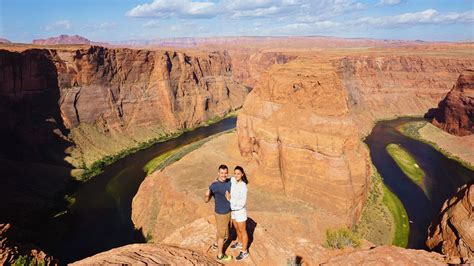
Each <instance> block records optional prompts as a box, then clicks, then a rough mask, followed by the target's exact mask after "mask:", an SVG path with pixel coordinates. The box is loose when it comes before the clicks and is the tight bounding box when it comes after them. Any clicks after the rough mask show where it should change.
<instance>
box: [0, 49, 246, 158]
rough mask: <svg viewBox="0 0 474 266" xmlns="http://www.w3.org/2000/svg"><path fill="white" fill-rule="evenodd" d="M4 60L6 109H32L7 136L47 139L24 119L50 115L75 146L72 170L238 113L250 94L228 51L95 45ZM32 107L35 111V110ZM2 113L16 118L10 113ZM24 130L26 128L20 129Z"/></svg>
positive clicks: (7, 55) (12, 55)
mask: <svg viewBox="0 0 474 266" xmlns="http://www.w3.org/2000/svg"><path fill="white" fill-rule="evenodd" d="M2 57H3V58H5V59H3V60H2V63H3V64H2V76H1V77H0V84H1V85H2V87H1V91H2V95H3V97H2V101H3V102H5V105H4V106H13V105H15V107H16V108H20V109H21V108H23V109H28V110H29V111H28V112H29V113H28V114H27V115H24V117H25V119H20V120H22V122H21V123H17V125H15V126H8V127H7V128H9V130H8V131H6V132H5V131H3V132H4V133H3V134H5V135H15V134H16V135H18V134H19V133H18V132H21V134H20V135H23V134H26V136H24V137H23V136H22V137H23V139H31V138H35V137H38V138H43V136H44V135H45V134H42V133H41V132H38V131H37V130H32V131H35V133H36V134H32V131H30V132H28V130H31V129H33V128H34V127H33V126H31V125H29V124H26V125H25V121H27V122H30V121H31V120H35V121H39V123H42V120H41V119H42V118H41V117H38V115H37V113H38V112H41V113H47V114H46V116H49V117H52V120H51V122H52V123H56V127H58V128H60V129H61V132H58V133H62V137H64V136H67V137H69V140H70V141H71V142H73V143H74V146H72V147H71V148H70V149H68V151H67V152H68V153H70V154H71V158H69V159H68V161H69V162H70V163H71V164H72V165H74V166H75V167H81V166H84V165H86V166H87V165H90V164H91V163H92V162H93V161H95V160H98V159H100V158H101V157H103V156H105V155H110V154H114V153H117V152H118V151H120V150H122V149H124V148H128V147H132V146H136V145H137V144H138V143H139V142H143V141H147V140H149V139H152V138H154V137H159V136H160V135H161V134H165V133H171V132H176V131H179V130H183V129H186V128H193V127H195V126H198V125H200V124H201V123H203V122H205V121H207V120H210V119H214V118H216V117H222V116H224V115H225V114H227V113H229V112H231V111H233V110H236V109H238V108H239V107H240V106H241V105H242V103H243V100H244V98H245V96H246V94H247V92H248V91H247V89H246V88H245V87H244V86H243V85H240V84H239V83H237V82H235V81H234V79H233V78H232V69H231V59H230V56H229V55H228V54H227V53H226V52H210V53H207V54H206V53H197V52H196V53H191V55H188V54H186V53H184V52H176V51H158V50H157V51H150V50H132V49H108V48H104V47H99V46H90V47H82V48H79V49H66V48H64V49H43V50H38V49H33V50H26V51H23V52H22V53H17V52H9V51H2ZM39 94H41V95H42V96H41V97H43V98H42V99H39V98H38V97H39V96H38V95H39ZM32 97H36V99H35V100H34V101H33V100H32ZM21 101H22V102H21ZM13 102H14V103H13ZM20 102H21V103H20ZM33 103H35V104H33ZM32 106H35V108H36V107H37V108H36V109H34V110H30V109H33V107H32ZM53 111H54V112H55V113H54V114H51V115H50V113H51V112H53ZM1 112H2V113H3V114H4V115H5V116H7V117H10V116H17V115H18V114H17V113H18V112H17V111H16V110H14V109H13V110H12V108H5V109H2V111H1ZM46 119H48V118H46ZM8 120H9V121H8V123H12V122H11V120H12V119H8ZM17 120H18V119H16V120H15V121H17ZM21 126H23V127H24V130H23V129H18V127H21ZM42 127H43V126H42ZM47 130H48V131H54V130H50V128H48V129H47ZM69 131H71V132H69ZM3 139H4V140H5V139H8V137H5V138H3ZM45 141H46V140H45ZM66 141H67V140H66ZM47 142H48V143H54V141H47ZM30 146H32V147H33V146H35V145H30Z"/></svg>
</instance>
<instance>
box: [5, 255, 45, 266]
mask: <svg viewBox="0 0 474 266" xmlns="http://www.w3.org/2000/svg"><path fill="white" fill-rule="evenodd" d="M13 265H18V266H23V265H31V266H33V265H35V266H43V265H46V264H45V262H44V261H37V260H36V258H34V257H30V256H28V255H21V256H19V257H18V258H16V259H15V262H13Z"/></svg>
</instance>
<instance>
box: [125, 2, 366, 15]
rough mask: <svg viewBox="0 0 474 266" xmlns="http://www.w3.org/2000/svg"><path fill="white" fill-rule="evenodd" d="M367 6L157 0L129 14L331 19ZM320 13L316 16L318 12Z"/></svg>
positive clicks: (353, 3) (350, 3)
mask: <svg viewBox="0 0 474 266" xmlns="http://www.w3.org/2000/svg"><path fill="white" fill-rule="evenodd" d="M364 8H366V5H365V4H362V3H360V2H357V1H356V0H320V1H314V0H219V1H214V2H210V1H206V2H195V1H193V0H153V1H152V2H151V3H146V4H142V5H138V6H136V7H134V8H132V9H131V10H129V11H128V12H126V15H127V16H129V17H155V18H162V19H166V18H182V19H193V18H213V17H216V16H219V17H224V18H231V19H247V18H271V17H280V18H281V17H291V16H295V17H298V16H303V15H309V14H312V15H313V16H315V17H318V18H327V17H331V16H335V15H339V14H342V13H346V12H352V11H354V10H360V9H364ZM315 14H316V15H315Z"/></svg>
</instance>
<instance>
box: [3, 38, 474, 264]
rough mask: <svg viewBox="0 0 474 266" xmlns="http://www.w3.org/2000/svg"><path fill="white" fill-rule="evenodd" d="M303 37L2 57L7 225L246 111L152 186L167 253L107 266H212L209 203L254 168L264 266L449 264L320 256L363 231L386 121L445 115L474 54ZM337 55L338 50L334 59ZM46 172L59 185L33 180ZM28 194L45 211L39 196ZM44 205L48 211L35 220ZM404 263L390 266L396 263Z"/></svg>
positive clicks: (142, 205)
mask: <svg viewBox="0 0 474 266" xmlns="http://www.w3.org/2000/svg"><path fill="white" fill-rule="evenodd" d="M301 39H302V40H299V41H295V42H293V43H295V44H292V45H293V46H290V47H285V48H280V47H281V44H282V42H286V41H285V40H284V39H277V40H276V41H275V40H273V41H264V42H262V43H259V42H253V43H252V44H251V45H249V47H250V48H245V49H242V48H239V47H236V46H238V45H236V44H235V43H231V42H229V43H224V44H222V43H211V44H209V43H204V44H198V45H196V47H194V49H191V48H187V49H183V50H179V49H175V50H160V49H130V48H117V47H115V48H111V47H110V48H105V47H100V46H89V45H77V46H76V45H73V46H70V47H64V46H60V47H55V46H35V47H28V48H26V47H23V46H6V47H5V48H4V49H8V51H7V50H0V60H1V61H2V64H1V68H2V70H1V71H0V73H1V74H0V84H1V89H0V93H1V94H0V95H1V98H0V101H1V102H0V103H1V106H2V107H0V114H2V115H3V116H4V117H9V119H8V123H7V126H6V127H4V128H2V130H1V132H0V136H1V141H2V143H1V144H2V147H6V148H4V149H2V150H1V153H0V158H1V160H2V165H3V166H2V171H4V172H6V173H9V175H10V176H11V178H9V179H8V178H7V181H5V180H2V182H4V184H9V185H10V186H9V187H5V186H2V190H4V192H5V193H2V198H1V199H0V200H1V202H3V203H2V209H1V210H0V211H1V212H2V213H14V212H13V210H15V209H19V208H21V209H22V210H24V211H22V214H21V215H19V214H15V215H18V216H17V217H8V219H10V220H15V219H16V220H19V219H20V218H19V217H20V216H21V217H31V216H32V215H36V214H38V210H44V209H47V208H48V207H50V206H48V202H51V201H52V199H53V198H54V197H55V195H57V194H58V193H59V194H60V193H62V191H64V190H66V187H67V185H68V184H69V183H70V182H71V181H72V180H73V177H72V175H71V172H74V171H75V172H78V173H80V171H81V170H77V169H80V168H82V169H85V168H87V167H90V166H91V165H93V163H94V162H96V161H98V160H100V159H101V158H104V157H106V156H109V155H113V154H116V153H118V152H120V151H121V150H124V149H127V148H130V147H134V146H136V145H138V144H140V143H145V142H147V141H150V140H153V139H154V138H159V137H163V136H168V135H169V134H172V133H174V132H179V131H182V130H185V129H189V128H194V127H196V126H199V125H202V124H203V123H206V121H209V120H213V119H216V118H219V117H223V116H225V115H227V114H228V113H230V112H232V111H235V110H237V109H239V108H240V107H242V110H241V111H239V113H238V120H237V127H236V132H233V133H228V134H224V135H223V136H220V137H218V138H216V139H214V140H211V141H209V142H208V143H206V144H205V145H204V146H202V147H201V148H199V149H198V150H196V151H194V152H191V153H189V154H188V155H186V156H185V157H183V158H182V159H181V160H179V161H178V162H176V163H174V164H172V165H170V166H168V167H166V168H165V169H164V170H162V171H156V172H155V173H153V174H151V175H150V176H148V177H146V178H145V180H144V181H143V183H142V184H141V186H140V188H139V190H138V192H137V194H136V196H135V198H134V200H133V204H132V220H133V223H134V225H135V227H136V228H137V229H140V230H142V232H143V235H144V236H145V235H146V236H150V237H151V238H152V241H153V242H154V243H155V244H145V246H143V247H140V246H133V247H129V248H128V249H127V248H126V247H124V248H123V249H120V250H117V251H116V253H107V254H104V255H100V256H99V255H98V257H97V260H95V262H98V261H103V260H104V258H107V257H109V256H116V257H114V259H115V260H117V261H129V262H130V261H132V260H130V259H132V258H130V254H132V253H133V252H137V250H142V251H143V252H144V253H143V256H145V257H146V256H147V255H146V254H148V253H153V252H155V251H156V252H157V253H158V254H161V253H160V252H163V254H166V252H175V254H185V255H182V256H194V255H189V254H194V253H193V252H195V253H196V261H197V262H199V261H201V262H203V261H206V259H208V258H209V257H210V256H212V254H213V253H212V252H209V250H208V247H209V246H210V245H211V244H212V243H213V241H214V240H213V237H214V234H215V232H214V225H213V223H214V221H213V218H212V206H211V205H210V204H209V205H204V204H203V203H202V193H203V192H204V191H205V189H206V187H207V185H208V184H209V182H211V181H212V179H213V177H214V175H215V169H216V167H217V165H218V164H220V163H221V162H224V163H227V164H229V165H230V166H231V167H233V166H235V165H242V166H243V167H244V168H245V169H246V171H247V172H248V174H249V176H250V178H251V179H250V182H251V185H250V186H251V189H250V194H249V217H250V218H251V220H252V221H253V228H252V230H253V235H254V238H255V241H254V242H253V243H252V246H251V250H252V251H251V262H252V263H255V264H262V263H268V264H271V263H275V262H281V261H286V260H288V258H291V257H294V256H300V257H302V258H303V259H304V261H305V262H306V263H309V264H312V263H324V262H331V263H334V264H338V263H339V264H341V263H342V262H343V261H344V260H346V259H348V258H350V259H351V260H354V261H359V263H364V262H367V263H368V262H369V261H366V260H365V259H366V256H367V255H364V254H369V253H370V254H374V256H381V257H387V254H389V253H393V252H396V253H397V254H400V255H399V256H400V258H406V259H407V261H410V258H411V259H413V260H411V262H412V263H419V261H420V258H422V257H423V256H425V257H423V258H426V260H428V259H430V260H431V259H433V261H431V262H432V263H433V264H439V263H442V258H440V255H439V254H430V253H428V252H425V251H411V250H407V251H405V250H402V249H401V248H395V247H378V248H375V249H370V250H368V248H369V247H373V244H371V243H364V248H366V250H361V251H354V252H346V253H344V254H343V253H338V251H328V250H327V249H325V248H323V247H322V246H321V244H322V243H324V240H325V232H326V231H327V230H328V229H335V228H345V227H349V228H352V227H354V226H355V225H356V224H357V223H358V222H359V220H360V217H361V214H362V211H363V208H364V204H365V202H366V200H367V197H368V195H369V193H370V187H371V180H372V176H373V175H374V174H375V173H374V172H373V167H372V162H371V160H370V155H369V150H368V148H367V146H366V145H365V144H364V143H363V142H362V139H363V138H364V137H365V136H367V135H368V133H369V132H370V130H371V129H372V127H373V125H374V123H375V122H376V121H377V120H381V119H390V118H394V117H397V116H420V115H423V114H424V113H426V111H427V110H428V109H430V108H433V107H434V106H436V105H437V104H438V102H439V101H441V100H442V99H443V98H444V97H445V95H446V93H448V91H449V90H450V89H451V88H452V87H453V84H455V82H456V80H458V78H459V76H460V74H461V73H463V72H465V71H466V70H468V69H474V56H473V55H472V54H471V53H469V51H470V50H472V48H473V46H472V44H463V43H460V44H431V43H426V44H423V43H415V42H407V43H398V42H395V41H393V42H383V41H379V42H371V41H370V40H359V41H357V42H356V41H346V42H343V41H341V40H340V39H337V40H335V39H334V40H330V41H329V42H328V41H327V40H318V41H320V43H321V44H320V45H319V46H315V47H311V48H308V47H307V41H308V40H307V39H305V38H301ZM243 42H244V43H245V41H243ZM314 42H315V40H311V42H310V43H311V44H314ZM330 42H334V43H335V45H336V46H339V47H338V48H328V47H330V46H328V43H330ZM354 43H356V44H354ZM367 45H373V47H370V48H367V47H366V46H367ZM354 47H357V48H358V49H349V48H354ZM215 48H221V49H215ZM244 101H245V103H244ZM12 140H13V141H12ZM13 146H14V147H17V148H15V149H14V148H12V147H13ZM24 162H28V166H29V167H27V168H30V167H33V166H34V167H33V168H31V169H35V170H31V169H30V170H27V169H23V170H22V171H23V172H21V174H20V176H23V177H20V178H17V177H16V176H17V175H18V173H16V171H18V169H20V168H21V167H22V166H24V164H23V163H24ZM74 168H77V169H76V170H72V169H74ZM36 169H45V170H44V173H46V171H52V172H54V173H55V174H54V175H49V177H48V178H44V177H46V176H48V175H47V174H42V173H41V171H40V173H39V175H35V176H34V177H33V178H31V176H33V174H32V171H36ZM46 169H47V170H46ZM51 169H53V170H51ZM63 176H68V177H67V178H62V179H61V178H60V177H63ZM26 177H28V179H26ZM22 178H23V179H22ZM25 183H28V184H29V187H30V188H33V189H35V190H36V191H37V192H36V193H37V194H39V195H41V197H40V198H41V200H39V201H38V199H37V198H36V197H35V196H31V195H30V196H27V197H26V196H25V195H27V194H28V193H26V192H25V188H24V187H23V188H21V187H22V186H23V185H24V184H25ZM11 184H13V185H11ZM48 184H49V185H48ZM53 184H54V185H53ZM46 187H47V189H46ZM31 202H35V204H36V206H35V208H33V209H32V208H25V206H28V204H31ZM13 218H14V219H13ZM275 221H278V222H275ZM0 222H1V221H0ZM289 225H290V226H289ZM387 244H390V243H387ZM147 245H148V246H147ZM152 245H157V246H152ZM176 247H179V248H180V249H182V250H176ZM160 250H161V251H160ZM112 254H116V255H112ZM123 254H125V255H123ZM126 254H128V255H126ZM376 254H379V255H376ZM124 256H125V257H127V256H128V258H124ZM157 256H158V255H157ZM160 256H161V255H160ZM163 256H165V255H163ZM179 256H181V255H179ZM200 256H203V257H200ZM417 256H419V257H417ZM269 258H271V259H269ZM332 258H333V259H332ZM391 258H392V259H390V258H388V257H387V263H395V260H393V258H394V257H393V256H392V257H391ZM91 259H92V258H91ZM136 259H137V260H138V261H141V260H142V259H144V258H136ZM201 259H202V260H201ZM331 259H332V260H331ZM92 261H94V260H85V261H83V263H90V262H92ZM157 261H158V260H157ZM170 261H171V260H170ZM417 261H418V262H417ZM331 263H330V264H331Z"/></svg>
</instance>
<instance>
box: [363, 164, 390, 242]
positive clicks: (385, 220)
mask: <svg viewBox="0 0 474 266" xmlns="http://www.w3.org/2000/svg"><path fill="white" fill-rule="evenodd" d="M373 171H374V174H373V175H372V182H371V184H370V190H369V193H368V195H367V201H366V202H365V205H364V208H363V210H362V214H361V217H360V220H359V222H358V223H357V225H356V226H355V228H354V230H355V231H356V232H357V233H358V234H359V235H361V236H362V237H363V238H365V239H367V240H369V241H370V242H372V243H374V244H376V245H386V244H391V243H392V241H393V234H394V222H393V218H392V213H391V212H390V210H389V209H388V208H387V206H385V205H384V203H383V198H384V186H385V185H384V184H383V182H382V178H381V177H380V175H379V173H378V172H377V170H376V169H375V167H373Z"/></svg>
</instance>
